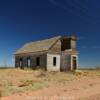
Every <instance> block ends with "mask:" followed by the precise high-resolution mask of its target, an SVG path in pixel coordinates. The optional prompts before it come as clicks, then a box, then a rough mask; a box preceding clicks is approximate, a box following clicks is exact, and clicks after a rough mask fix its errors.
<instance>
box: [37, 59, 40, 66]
mask: <svg viewBox="0 0 100 100" xmlns="http://www.w3.org/2000/svg"><path fill="white" fill-rule="evenodd" d="M36 65H37V66H40V57H37V58H36Z"/></svg>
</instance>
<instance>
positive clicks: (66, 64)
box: [60, 54, 71, 71]
mask: <svg viewBox="0 0 100 100" xmlns="http://www.w3.org/2000/svg"><path fill="white" fill-rule="evenodd" d="M60 70H61V71H67V70H71V55H70V54H62V55H61V69H60Z"/></svg>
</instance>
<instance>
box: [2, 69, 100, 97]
mask: <svg viewBox="0 0 100 100" xmlns="http://www.w3.org/2000/svg"><path fill="white" fill-rule="evenodd" d="M87 76H90V77H93V76H96V77H100V70H83V71H81V70H78V71H74V72H45V71H42V70H35V71H33V70H20V69H0V97H1V96H7V95H12V94H20V93H23V92H28V91H32V90H36V89H40V88H44V87H49V86H52V85H68V84H70V83H71V82H72V81H73V80H75V79H77V78H80V77H87ZM89 85H90V86H92V84H89Z"/></svg>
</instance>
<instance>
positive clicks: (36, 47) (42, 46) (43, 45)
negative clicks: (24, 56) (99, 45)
mask: <svg viewBox="0 0 100 100" xmlns="http://www.w3.org/2000/svg"><path fill="white" fill-rule="evenodd" d="M60 37H61V36H57V37H53V38H50V39H45V40H40V41H35V42H30V43H26V44H25V45H24V46H23V47H22V48H20V49H19V50H17V52H16V53H15V54H21V53H30V52H38V51H45V50H49V48H50V47H51V46H52V45H53V44H54V43H55V42H56V41H57V40H58V39H60Z"/></svg>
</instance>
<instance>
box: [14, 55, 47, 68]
mask: <svg viewBox="0 0 100 100" xmlns="http://www.w3.org/2000/svg"><path fill="white" fill-rule="evenodd" d="M29 57H30V68H32V69H35V68H44V69H46V60H47V56H46V54H39V53H38V54H27V55H16V56H15V67H21V66H20V58H21V59H22V68H25V67H27V58H29ZM37 57H39V58H40V66H37V65H36V59H37Z"/></svg>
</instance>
